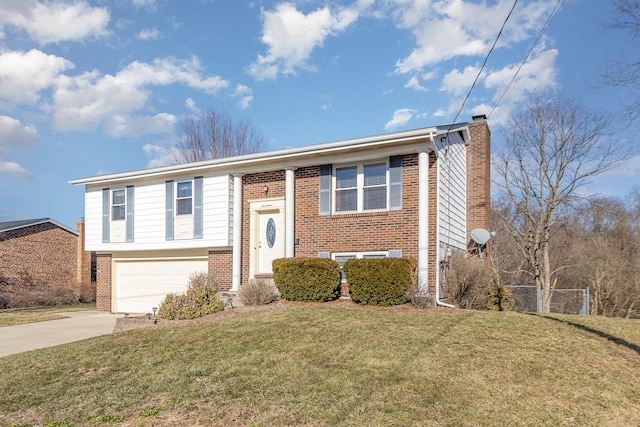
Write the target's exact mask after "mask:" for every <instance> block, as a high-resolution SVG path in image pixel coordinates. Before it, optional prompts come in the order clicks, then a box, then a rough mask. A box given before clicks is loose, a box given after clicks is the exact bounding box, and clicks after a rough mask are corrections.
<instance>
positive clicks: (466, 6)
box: [393, 0, 556, 74]
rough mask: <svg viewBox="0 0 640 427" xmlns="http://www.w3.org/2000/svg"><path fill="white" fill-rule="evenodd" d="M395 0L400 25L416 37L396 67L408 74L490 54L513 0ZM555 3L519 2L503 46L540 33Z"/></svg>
mask: <svg viewBox="0 0 640 427" xmlns="http://www.w3.org/2000/svg"><path fill="white" fill-rule="evenodd" d="M393 4H394V5H395V6H396V8H395V9H394V11H393V15H394V17H395V20H396V25H397V26H398V27H399V28H404V29H408V30H410V31H411V32H412V34H413V36H414V37H415V40H416V47H415V49H413V51H412V52H411V53H410V54H409V55H408V56H407V57H405V58H403V59H401V60H398V61H397V63H396V72H397V73H399V74H405V73H413V72H416V71H420V70H422V69H423V68H424V67H427V66H430V65H433V64H437V63H440V62H443V61H446V60H448V59H452V58H455V57H459V56H483V55H485V54H486V53H487V52H488V50H489V47H490V46H491V44H492V43H493V40H494V39H495V37H496V36H497V29H499V28H500V27H501V26H502V23H503V21H504V19H505V18H506V16H507V14H508V12H509V9H510V8H511V6H512V4H513V2H512V0H498V1H497V2H496V3H494V4H492V5H488V4H487V3H486V2H480V3H476V2H471V1H465V0H451V1H448V2H444V1H430V0H394V2H393ZM555 4H556V1H555V0H537V1H530V2H528V3H527V4H526V5H525V6H522V7H517V8H516V9H515V11H514V13H513V15H512V16H511V18H510V20H509V22H508V24H507V26H506V27H505V30H504V32H503V34H502V36H501V38H500V43H499V45H498V46H499V47H500V46H510V45H513V44H514V43H517V42H520V41H522V40H525V39H527V38H529V37H531V36H532V34H534V33H537V31H538V30H539V29H540V26H541V25H542V22H543V21H544V20H545V19H546V18H547V16H548V15H549V13H550V11H551V10H552V8H553V7H554V6H555Z"/></svg>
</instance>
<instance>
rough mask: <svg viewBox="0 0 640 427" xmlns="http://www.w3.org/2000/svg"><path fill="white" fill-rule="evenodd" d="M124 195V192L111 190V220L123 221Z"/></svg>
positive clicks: (124, 212)
mask: <svg viewBox="0 0 640 427" xmlns="http://www.w3.org/2000/svg"><path fill="white" fill-rule="evenodd" d="M125 200H126V198H125V193H124V190H113V192H112V193H111V220H112V221H117V220H124V219H125V214H126V211H125Z"/></svg>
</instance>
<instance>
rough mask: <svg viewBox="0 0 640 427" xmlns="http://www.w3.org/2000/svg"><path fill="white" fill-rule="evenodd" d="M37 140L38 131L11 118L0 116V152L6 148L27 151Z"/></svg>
mask: <svg viewBox="0 0 640 427" xmlns="http://www.w3.org/2000/svg"><path fill="white" fill-rule="evenodd" d="M37 140H38V131H37V130H36V129H35V128H34V127H32V126H28V125H23V124H22V123H20V121H19V120H16V119H14V118H12V117H7V116H0V152H2V151H4V150H6V149H8V148H21V149H29V148H31V147H32V146H33V145H34V144H35V143H36V141H37Z"/></svg>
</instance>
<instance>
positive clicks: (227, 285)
mask: <svg viewBox="0 0 640 427" xmlns="http://www.w3.org/2000/svg"><path fill="white" fill-rule="evenodd" d="M209 274H212V275H213V276H214V277H215V278H216V280H218V286H219V290H221V291H228V290H229V289H231V285H232V283H231V282H232V275H233V250H232V249H221V250H215V251H209Z"/></svg>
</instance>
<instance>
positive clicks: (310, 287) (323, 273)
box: [272, 258, 340, 301]
mask: <svg viewBox="0 0 640 427" xmlns="http://www.w3.org/2000/svg"><path fill="white" fill-rule="evenodd" d="M272 270H273V280H274V282H275V285H276V287H277V288H278V290H279V291H280V295H281V296H282V298H283V299H286V300H289V301H331V300H334V299H336V298H338V296H339V295H340V266H339V265H338V263H337V262H335V261H333V260H330V259H328V258H280V259H276V260H274V261H273V264H272Z"/></svg>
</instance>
